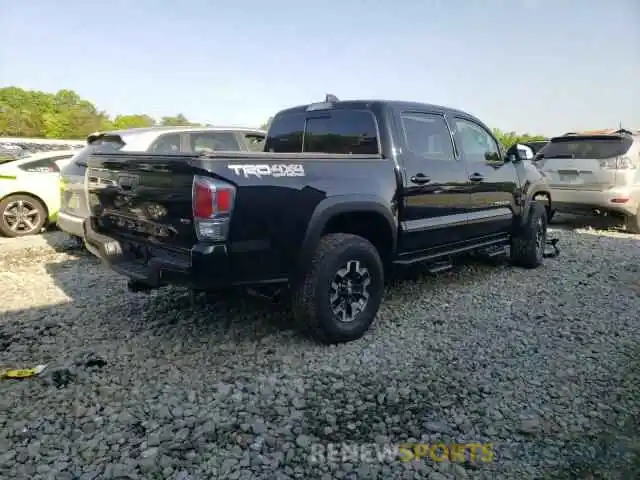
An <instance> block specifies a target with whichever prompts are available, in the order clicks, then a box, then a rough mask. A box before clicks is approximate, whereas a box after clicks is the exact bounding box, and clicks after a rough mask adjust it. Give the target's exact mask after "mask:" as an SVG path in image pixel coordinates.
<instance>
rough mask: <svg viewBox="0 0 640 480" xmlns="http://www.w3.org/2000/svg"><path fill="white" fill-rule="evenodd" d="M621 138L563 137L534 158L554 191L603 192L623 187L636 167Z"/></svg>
mask: <svg viewBox="0 0 640 480" xmlns="http://www.w3.org/2000/svg"><path fill="white" fill-rule="evenodd" d="M632 145H633V140H632V138H631V137H630V136H624V135H566V136H562V137H557V138H553V139H552V140H551V141H550V142H549V144H548V145H546V146H545V147H544V148H543V149H542V150H540V152H539V153H538V156H537V164H538V167H539V168H541V169H542V171H543V172H545V173H546V174H547V176H548V182H549V184H550V185H551V186H552V187H553V188H557V189H566V190H586V191H589V190H591V191H603V190H607V189H609V188H612V187H614V186H616V185H625V184H626V183H627V180H628V178H633V176H634V173H635V171H636V170H637V167H638V165H637V164H636V162H635V161H633V159H631V157H630V156H628V153H629V150H630V149H631V146H632Z"/></svg>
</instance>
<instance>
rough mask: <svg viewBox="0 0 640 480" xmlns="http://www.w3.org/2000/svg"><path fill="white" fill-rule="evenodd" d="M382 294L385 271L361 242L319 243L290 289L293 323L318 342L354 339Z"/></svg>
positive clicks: (349, 238) (351, 238)
mask: <svg viewBox="0 0 640 480" xmlns="http://www.w3.org/2000/svg"><path fill="white" fill-rule="evenodd" d="M383 292H384V269H383V265H382V260H381V259H380V255H379V254H378V251H377V250H376V248H375V247H374V246H373V245H372V244H371V242H369V241H368V240H366V239H365V238H362V237H359V236H357V235H351V234H346V233H333V234H329V235H326V236H324V237H322V238H321V239H320V242H319V244H318V247H317V249H316V251H315V254H314V257H313V260H312V262H311V266H310V268H309V270H308V271H307V272H306V273H305V275H304V277H303V279H302V280H301V281H300V282H299V283H298V285H296V286H295V287H294V289H293V298H292V307H293V313H294V317H295V319H296V321H297V322H298V323H299V324H301V326H302V327H303V328H304V329H306V330H308V331H309V332H310V333H311V335H312V336H313V337H314V338H315V339H316V340H318V341H320V342H322V343H344V342H350V341H353V340H357V339H359V338H360V337H362V336H363V335H364V334H365V333H366V332H367V331H368V330H369V328H370V327H371V324H372V323H373V321H374V319H375V316H376V314H377V313H378V309H379V308H380V303H381V302H382V295H383Z"/></svg>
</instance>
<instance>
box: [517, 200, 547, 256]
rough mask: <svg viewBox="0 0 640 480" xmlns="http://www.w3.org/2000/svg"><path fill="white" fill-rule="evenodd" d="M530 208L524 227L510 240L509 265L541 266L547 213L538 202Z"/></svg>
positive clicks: (545, 237) (545, 236)
mask: <svg viewBox="0 0 640 480" xmlns="http://www.w3.org/2000/svg"><path fill="white" fill-rule="evenodd" d="M530 208H531V210H530V212H529V219H528V220H527V223H526V225H524V226H523V227H522V229H521V230H520V232H518V234H516V235H514V237H513V238H512V239H511V263H513V265H516V266H518V267H524V268H536V267H539V266H540V265H542V262H543V260H544V250H545V246H546V243H547V211H546V209H545V207H544V206H543V205H542V204H540V203H538V202H532V205H531V207H530Z"/></svg>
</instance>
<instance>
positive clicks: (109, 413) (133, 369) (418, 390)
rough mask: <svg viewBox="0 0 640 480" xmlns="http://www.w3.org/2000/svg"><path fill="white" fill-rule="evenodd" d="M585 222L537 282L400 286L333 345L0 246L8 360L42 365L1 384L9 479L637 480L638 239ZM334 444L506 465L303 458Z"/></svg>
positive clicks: (63, 254)
mask: <svg viewBox="0 0 640 480" xmlns="http://www.w3.org/2000/svg"><path fill="white" fill-rule="evenodd" d="M575 227H576V225H572V224H570V223H569V224H566V225H564V226H563V225H560V226H556V227H555V228H554V234H555V235H556V236H558V237H559V238H560V239H561V243H560V245H561V247H562V255H561V256H560V257H559V258H557V259H549V260H547V261H546V263H545V265H544V267H542V268H540V269H538V270H535V271H526V270H521V269H515V268H511V267H508V266H506V265H502V264H499V265H487V264H482V263H472V264H468V265H465V266H461V267H459V268H456V269H455V270H453V271H449V272H446V273H441V274H438V275H435V276H432V275H428V274H418V275H415V276H412V277H411V278H408V279H405V280H404V281H402V282H398V283H397V284H396V285H394V286H393V287H392V288H389V289H388V292H387V294H386V298H385V301H384V303H383V307H382V309H381V311H380V314H379V317H378V320H377V322H376V324H375V328H374V329H373V330H372V331H371V332H370V333H369V334H368V335H367V336H365V337H364V338H363V339H362V340H360V341H357V342H354V343H351V344H347V345H341V346H337V347H323V346H319V345H316V344H314V343H312V342H311V341H309V340H307V339H305V338H303V337H301V336H300V335H299V334H298V333H297V332H296V331H294V330H293V329H292V322H291V319H290V317H289V314H288V313H287V310H286V309H285V308H284V307H282V306H271V305H266V304H265V302H263V301H260V300H258V299H247V298H230V299H225V300H224V301H214V300H215V299H212V298H198V299H197V300H196V303H195V305H193V306H192V305H191V304H190V302H189V296H188V295H187V294H186V293H185V292H184V291H181V290H178V289H175V290H174V289H167V290H164V291H161V292H155V293H153V294H151V295H144V294H130V293H127V291H126V287H125V281H124V279H122V278H120V277H118V276H116V275H115V274H113V273H111V272H110V271H108V270H107V269H105V268H104V267H102V266H101V265H100V264H99V263H98V262H97V261H96V260H95V259H94V258H91V257H89V256H88V255H85V254H83V253H81V252H78V251H76V250H72V249H71V248H70V247H69V246H68V245H66V244H65V242H64V240H63V238H64V237H63V236H62V235H61V234H60V233H59V232H53V233H47V234H45V235H42V236H39V237H32V238H29V239H23V240H9V239H1V240H0V291H2V294H3V295H2V298H3V301H2V305H1V306H0V367H1V368H12V367H25V366H33V365H36V364H40V363H47V364H48V368H47V369H46V370H45V372H44V373H43V374H42V375H41V376H40V377H35V378H31V379H25V380H22V381H20V380H6V381H0V477H1V478H12V479H22V478H25V479H27V478H28V479H49V478H52V479H72V478H75V479H78V478H80V479H82V480H90V479H98V478H120V479H124V478H149V479H161V478H166V479H180V480H187V479H201V478H202V479H206V478H224V479H254V478H256V479H276V480H277V479H287V478H296V479H314V478H320V479H331V478H339V479H355V478H358V479H366V478H380V479H391V478H402V479H405V478H407V479H411V478H415V479H419V478H428V479H439V480H442V479H446V478H458V479H465V478H513V479H529V478H567V479H568V478H585V479H587V478H616V479H623V478H633V477H636V478H638V477H639V476H640V471H638V470H637V468H638V454H639V453H640V440H639V439H640V433H639V426H638V418H640V365H639V362H640V360H639V359H640V356H639V353H640V321H639V318H638V312H639V311H640V262H639V261H638V260H639V259H640V237H639V236H636V237H634V236H632V235H626V234H623V233H614V232H603V231H596V230H588V229H581V228H575ZM328 442H330V443H333V444H335V445H337V446H338V447H339V446H341V445H344V444H347V445H348V446H351V447H353V448H356V447H357V448H360V449H365V448H368V449H369V450H365V451H364V453H367V452H371V449H372V448H374V447H375V445H378V448H380V449H381V450H380V451H381V452H384V451H387V452H389V451H391V452H392V450H384V448H385V446H386V448H388V449H391V448H392V447H393V445H396V446H397V445H398V444H400V443H405V442H410V443H415V442H426V443H440V442H444V443H447V444H450V443H468V442H477V443H484V442H490V443H492V444H493V451H494V452H495V454H496V458H495V460H494V461H493V462H491V463H482V462H480V461H476V462H473V461H466V462H464V463H449V462H441V463H437V462H434V461H433V460H432V459H431V458H430V457H429V456H427V457H425V458H424V459H422V460H421V461H416V462H401V461H399V460H398V459H391V458H387V459H384V458H381V461H377V460H375V459H372V458H371V456H369V457H367V458H364V459H363V458H360V459H357V458H352V455H353V448H352V449H351V450H349V451H346V450H339V451H338V455H337V456H336V458H335V459H334V460H335V461H334V462H331V463H326V462H322V461H320V460H321V459H319V458H314V457H313V456H310V454H312V453H313V452H316V453H317V452H318V448H319V447H318V445H326V444H327V443H328ZM338 447H337V448H338ZM360 451H361V452H362V450H360ZM350 452H351V455H349V453H350ZM342 454H345V455H346V456H345V457H343V456H342ZM372 460H375V461H372ZM634 468H636V470H634Z"/></svg>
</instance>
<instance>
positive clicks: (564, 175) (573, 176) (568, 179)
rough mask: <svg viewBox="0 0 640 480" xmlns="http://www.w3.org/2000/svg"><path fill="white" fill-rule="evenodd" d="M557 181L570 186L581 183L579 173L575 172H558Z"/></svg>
mask: <svg viewBox="0 0 640 480" xmlns="http://www.w3.org/2000/svg"><path fill="white" fill-rule="evenodd" d="M558 179H559V180H560V182H561V183H568V184H571V185H574V184H580V183H582V182H583V180H582V177H581V176H580V173H578V172H577V171H576V170H558Z"/></svg>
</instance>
